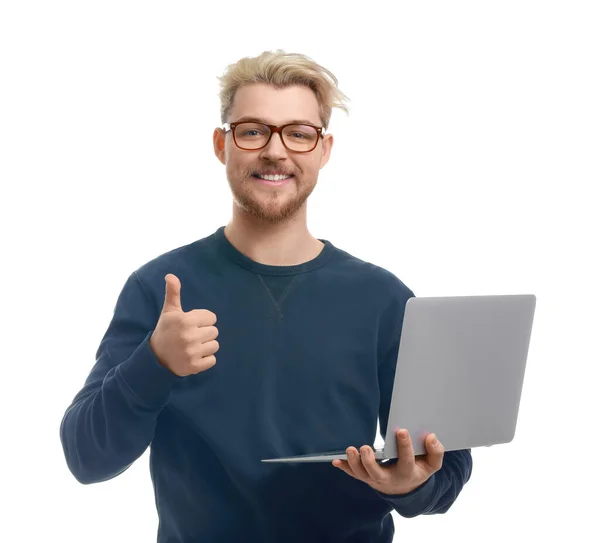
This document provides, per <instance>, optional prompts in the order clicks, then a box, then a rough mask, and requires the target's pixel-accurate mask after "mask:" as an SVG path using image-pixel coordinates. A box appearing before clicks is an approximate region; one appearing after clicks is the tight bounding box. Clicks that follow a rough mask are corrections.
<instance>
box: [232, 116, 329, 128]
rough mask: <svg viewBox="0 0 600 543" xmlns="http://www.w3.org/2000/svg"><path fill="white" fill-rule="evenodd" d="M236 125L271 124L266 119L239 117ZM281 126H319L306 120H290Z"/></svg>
mask: <svg viewBox="0 0 600 543" xmlns="http://www.w3.org/2000/svg"><path fill="white" fill-rule="evenodd" d="M236 122H237V123H245V122H257V123H262V124H272V123H270V122H268V121H267V120H266V119H261V118H260V117H248V116H246V117H240V118H239V119H238V120H237V121H236ZM282 124H309V125H311V126H319V125H318V124H315V123H313V122H312V121H308V120H306V119H292V120H291V121H288V122H286V123H282Z"/></svg>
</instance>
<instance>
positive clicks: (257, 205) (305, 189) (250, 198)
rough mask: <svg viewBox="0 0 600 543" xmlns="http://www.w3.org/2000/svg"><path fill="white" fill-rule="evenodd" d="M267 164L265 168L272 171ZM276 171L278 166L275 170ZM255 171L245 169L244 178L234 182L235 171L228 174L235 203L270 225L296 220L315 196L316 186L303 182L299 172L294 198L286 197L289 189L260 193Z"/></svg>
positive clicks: (239, 177)
mask: <svg viewBox="0 0 600 543" xmlns="http://www.w3.org/2000/svg"><path fill="white" fill-rule="evenodd" d="M268 168H269V167H268V166H265V165H263V166H262V167H261V169H268ZM271 169H275V166H273V167H271ZM255 171H256V168H255V169H247V170H244V171H243V172H242V173H241V175H239V176H238V175H236V176H235V179H232V178H233V176H234V174H233V172H232V173H231V174H230V172H227V181H228V182H229V188H230V189H231V193H232V195H233V200H234V202H235V204H236V205H237V206H238V207H239V208H240V209H241V210H242V211H243V212H244V213H246V214H247V215H249V216H251V217H253V218H255V219H258V220H259V221H261V222H266V223H268V224H279V223H282V222H285V221H287V220H288V219H290V218H292V217H293V216H294V215H296V213H298V211H299V210H300V209H301V208H302V206H304V204H305V203H306V200H307V199H308V197H309V196H310V195H311V194H312V192H313V190H314V188H315V185H316V183H312V184H311V183H306V182H303V178H302V177H301V176H300V175H299V172H297V171H291V172H289V173H292V174H293V175H294V178H293V179H292V180H291V181H290V183H295V185H296V187H297V192H296V193H295V194H293V195H290V194H285V193H286V192H287V189H288V188H289V187H284V188H283V190H281V191H280V190H277V189H276V188H273V189H272V190H270V191H269V190H265V191H261V190H257V187H256V183H258V181H257V180H256V179H255V178H254V177H252V173H253V172H255Z"/></svg>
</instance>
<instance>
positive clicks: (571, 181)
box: [0, 0, 600, 543]
mask: <svg viewBox="0 0 600 543" xmlns="http://www.w3.org/2000/svg"><path fill="white" fill-rule="evenodd" d="M598 28H600V17H599V9H598V3H597V2H592V1H590V2H583V1H575V0H570V1H563V2H557V1H548V0H545V1H543V2H542V1H537V2H534V1H527V0H519V1H503V2H492V1H489V2H482V1H470V2H467V1H454V2H447V1H435V2H434V1H429V2H410V3H408V2H403V3H400V4H398V5H396V4H392V2H382V1H379V2H375V1H370V2H368V3H367V4H365V5H359V4H354V5H351V4H347V3H345V2H323V3H321V2H314V1H311V0H303V1H301V2H290V3H288V2H267V1H259V0H256V1H254V2H243V3H241V2H223V3H218V4H215V3H207V4H204V5H203V6H201V4H200V2H148V1H146V2H132V1H129V2H127V1H119V2H114V1H111V2H107V1H104V2H74V1H73V2H64V1H62V2H60V1H55V2H37V3H36V2H27V1H19V2H17V1H16V0H15V1H12V2H10V1H7V2H4V3H2V7H1V8H0V55H1V65H0V77H1V78H2V82H1V85H0V93H1V96H0V115H1V117H0V138H1V140H0V167H1V171H0V176H1V182H2V199H1V200H2V216H1V221H2V225H1V226H2V228H1V232H2V261H3V264H2V266H1V269H2V278H1V279H2V285H3V296H2V297H3V301H4V311H3V317H2V328H1V329H2V349H3V350H2V394H1V396H0V398H1V400H0V401H1V402H2V404H1V410H0V413H1V415H0V416H1V417H2V421H1V424H2V458H3V463H2V482H1V483H0V486H1V487H2V494H3V496H4V499H5V500H7V501H5V502H4V503H5V505H4V506H3V514H2V516H3V520H2V523H1V526H0V530H3V533H2V534H1V536H0V539H1V540H2V541H10V542H22V541H27V542H30V541H31V542H33V541H35V542H38V541H46V540H54V539H56V540H57V541H62V542H65V543H66V542H83V541H85V542H87V543H92V542H104V541H112V542H115V543H116V542H128V543H131V542H147V541H155V540H156V539H155V538H156V528H157V515H156V511H155V508H154V497H153V492H152V486H151V482H150V476H149V472H148V455H147V453H146V454H145V455H144V456H143V457H142V458H141V459H140V460H139V461H138V462H137V463H136V464H135V465H134V466H133V467H132V468H131V469H129V470H128V471H127V472H126V473H124V474H123V475H122V476H120V477H117V478H116V479H114V480H112V481H109V482H105V483H102V484H97V485H90V486H83V485H80V484H79V483H77V482H76V481H75V479H74V478H73V477H72V475H71V474H70V473H69V471H68V470H67V467H66V463H65V460H64V456H63V452H62V448H61V444H60V440H59V424H60V421H61V418H62V415H63V413H64V410H65V409H66V407H67V406H68V404H69V403H70V401H71V399H72V398H73V396H74V395H75V394H76V392H77V391H78V390H79V388H80V387H81V386H82V385H83V382H84V380H85V378H86V376H87V373H88V372H89V370H90V369H91V367H92V366H93V363H94V355H95V351H96V349H97V347H98V344H99V341H100V339H101V337H102V335H103V334H104V332H105V330H106V327H107V326H108V323H109V321H110V319H111V317H112V311H113V308H114V304H115V302H116V297H117V295H118V293H119V291H120V289H121V288H122V286H123V284H124V281H125V279H126V278H127V276H128V275H129V274H130V273H131V272H132V271H133V270H134V269H136V268H137V267H138V266H140V265H142V264H143V263H145V262H147V261H148V260H150V259H151V258H154V257H155V256H157V255H159V254H161V253H163V252H165V251H167V250H170V249H172V248H174V247H178V246H181V245H183V244H186V243H190V242H192V241H194V240H196V239H199V238H201V237H204V236H206V235H209V234H211V233H212V232H213V231H214V230H215V229H216V228H217V227H219V226H221V225H223V224H226V223H227V221H228V220H229V217H230V212H231V203H230V202H231V201H230V193H229V188H228V185H227V182H226V179H225V172H224V167H223V166H222V165H221V163H220V162H218V160H217V159H216V158H215V157H214V154H213V150H212V140H211V138H212V132H213V129H214V128H215V127H216V126H218V125H219V104H218V98H217V93H218V85H217V79H216V76H217V75H220V74H221V73H222V72H223V70H224V69H225V67H226V66H227V65H228V64H230V63H232V62H235V61H236V60H238V59H239V58H241V57H243V56H254V55H257V54H259V53H260V52H262V51H263V50H266V49H271V50H274V49H277V48H282V49H285V50H286V51H288V52H300V53H304V54H306V55H308V56H310V57H312V58H313V59H315V60H316V61H317V62H319V63H321V64H323V65H324V66H326V67H328V68H329V69H331V70H332V71H333V73H334V74H335V75H336V76H337V77H338V79H339V84H340V88H341V89H342V91H344V92H345V93H346V94H347V95H348V96H349V97H350V98H351V99H352V102H351V103H350V106H351V112H350V115H349V116H346V115H345V114H343V113H341V112H338V111H336V112H335V113H334V116H333V119H332V123H331V129H330V131H331V133H333V134H334V136H335V138H336V140H335V145H334V149H333V155H332V158H331V161H330V163H329V164H328V165H327V166H326V167H325V169H323V170H322V172H321V175H320V177H319V184H318V186H317V189H316V191H315V192H314V194H313V195H312V196H311V199H310V205H309V226H310V229H311V232H312V233H313V234H314V235H316V236H318V237H320V238H326V239H329V240H330V241H332V242H333V243H334V244H335V245H337V246H338V247H340V248H342V249H344V250H346V251H349V252H351V253H353V254H354V255H356V256H358V257H360V258H363V259H365V260H369V261H371V262H374V263H377V264H379V265H381V266H383V267H386V268H388V269H389V270H391V271H392V272H394V273H395V274H396V275H397V276H398V277H400V278H401V279H402V281H404V282H405V283H406V284H407V285H408V286H409V287H410V288H411V289H413V290H414V291H415V293H416V294H417V296H435V295H464V294H503V293H508V294H512V293H534V294H536V296H537V309H536V316H535V320H534V329H533V334H532V338H531V345H530V351H529V358H528V366H527V371H526V376H525V387H524V391H523V396H522V403H521V411H520V416H519V421H518V426H517V434H516V437H515V439H514V441H513V442H512V443H511V444H508V445H501V446H497V447H492V448H489V449H477V450H474V451H473V456H474V472H473V476H472V479H471V481H470V482H469V483H468V485H467V486H466V487H465V489H464V490H463V492H462V494H461V495H460V497H459V499H458V500H457V502H456V503H455V505H454V507H453V508H452V509H451V510H450V512H448V513H447V514H446V515H442V516H435V517H420V518H415V519H403V518H401V517H399V516H398V515H396V514H395V513H394V519H395V523H396V538H395V540H396V541H411V540H412V541H415V538H418V540H419V541H441V540H444V541H448V540H449V541H462V542H465V543H466V542H480V541H484V540H485V541H486V542H488V543H491V542H505V541H508V540H509V538H510V539H511V540H512V539H514V540H516V541H526V540H530V541H546V540H552V541H554V540H570V541H583V542H587V541H598V539H597V538H598V531H599V529H598V525H597V520H595V516H596V515H597V509H598V504H599V502H598V498H597V487H598V485H599V484H600V480H599V475H598V474H599V470H598V461H599V458H600V455H599V445H600V441H599V439H598V423H597V421H598V415H599V414H600V409H599V401H598V381H597V376H598V364H599V363H600V356H599V354H600V349H599V348H598V338H599V334H598V326H599V322H600V319H599V318H598V311H599V305H598V304H599V302H600V296H599V288H598V278H599V276H600V274H599V272H600V269H599V266H598V253H599V251H598V245H599V242H598V232H600V228H599V226H600V224H599V222H600V221H599V219H598V207H599V203H600V201H599V198H598V186H599V183H600V157H599V154H600V131H599V127H600V106H599V104H600V77H599V66H600V38H599V36H600V32H598ZM432 401H435V398H432ZM332 469H333V468H332ZM290 491H291V492H293V489H290ZM7 502H8V507H7V505H6V503H7Z"/></svg>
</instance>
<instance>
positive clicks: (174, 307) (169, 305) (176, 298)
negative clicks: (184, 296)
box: [162, 273, 183, 313]
mask: <svg viewBox="0 0 600 543" xmlns="http://www.w3.org/2000/svg"><path fill="white" fill-rule="evenodd" d="M165 282H166V286H165V303H164V305H163V310H162V312H163V313H166V312H167V311H183V308H182V307H181V283H180V281H179V279H178V278H177V276H176V275H173V274H172V273H168V274H167V275H166V276H165Z"/></svg>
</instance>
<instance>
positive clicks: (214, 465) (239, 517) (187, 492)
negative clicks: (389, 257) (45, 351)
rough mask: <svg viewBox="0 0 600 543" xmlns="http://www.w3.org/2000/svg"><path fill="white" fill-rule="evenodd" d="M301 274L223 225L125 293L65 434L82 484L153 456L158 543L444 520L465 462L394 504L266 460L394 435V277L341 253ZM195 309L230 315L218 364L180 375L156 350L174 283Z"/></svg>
mask: <svg viewBox="0 0 600 543" xmlns="http://www.w3.org/2000/svg"><path fill="white" fill-rule="evenodd" d="M321 241H322V242H323V243H324V244H325V246H324V248H323V250H322V251H321V253H320V254H319V255H318V256H317V257H316V258H314V259H313V260H311V261H309V262H306V263H304V264H301V265H296V266H269V265H264V264H259V263H257V262H255V261H253V260H251V259H250V258H248V257H246V256H245V255H244V254H242V253H241V252H240V251H238V250H237V249H236V248H235V247H234V246H233V245H232V244H231V243H230V242H229V240H228V239H227V237H226V236H225V233H224V227H221V228H219V229H218V230H217V231H216V232H215V233H214V234H212V235H210V236H207V237H205V238H203V239H200V240H197V241H195V242H193V243H190V244H188V245H185V246H183V247H179V248H177V249H174V250H172V251H170V252H167V253H165V254H162V255H160V256H159V257H157V258H155V259H153V260H151V261H150V262H147V263H146V264H144V265H143V266H141V267H140V268H138V269H137V270H136V271H134V272H133V273H132V274H131V275H130V276H129V277H128V278H127V280H126V282H125V284H124V287H123V289H122V291H121V293H120V294H119V296H118V299H117V302H116V306H115V309H114V314H113V317H112V319H111V321H110V323H109V326H108V329H107V330H106V333H105V335H104V336H103V338H102V341H101V342H100V345H99V348H98V350H97V353H96V361H95V365H94V366H93V368H92V369H91V372H90V374H89V376H88V378H87V379H86V382H85V384H84V386H83V388H82V389H81V390H80V391H79V392H78V393H77V394H76V396H75V398H74V399H73V401H72V403H71V405H70V406H69V407H68V409H67V410H66V412H65V414H64V418H63V420H62V422H61V425H60V438H61V441H62V445H63V449H64V454H65V457H66V461H67V464H68V467H69V469H70V471H71V472H72V473H73V475H74V476H75V478H76V479H77V480H78V481H79V482H81V483H83V484H90V483H98V482H101V481H106V480H108V479H111V478H113V477H116V476H118V475H119V474H120V473H123V472H124V471H125V470H126V469H127V468H128V467H129V466H131V464H132V463H133V462H135V461H136V459H138V458H139V457H140V456H141V455H142V454H143V453H144V452H145V451H146V449H147V448H148V447H150V466H151V477H152V482H153V486H154V491H155V497H156V505H157V510H158V517H159V528H158V542H160V543H175V542H177V543H182V542H195V543H197V542H210V543H216V542H228V541H235V542H241V541H244V542H245V543H251V542H261V543H266V542H278V543H280V542H286V543H293V542H303V543H305V542H307V541H311V542H313V543H314V542H320V541H323V542H337V541H339V542H342V541H343V542H346V543H350V542H367V541H372V542H381V543H383V542H389V541H392V538H393V534H394V525H393V520H392V516H391V514H390V513H391V511H392V510H396V511H397V512H398V513H399V514H400V515H402V516H403V517H414V516H417V515H423V514H435V513H444V512H446V511H447V510H448V509H449V508H450V506H451V505H452V503H453V502H454V501H455V500H456V498H457V496H458V494H459V493H460V491H461V489H462V488H463V485H464V484H465V483H466V482H467V481H468V479H469V477H470V474H471V469H472V459H471V453H470V451H468V450H465V451H451V452H446V453H445V455H444V463H443V467H442V469H441V470H440V471H438V472H437V473H435V474H434V475H433V476H432V477H431V478H430V479H429V480H428V481H427V482H426V483H425V484H423V485H421V487H419V488H417V489H415V490H414V491H412V492H411V493H409V494H406V495H402V496H388V495H385V494H381V493H379V492H377V491H375V490H374V489H372V488H371V487H369V486H368V485H367V484H366V483H364V482H362V481H358V480H356V479H354V478H353V477H351V476H349V475H348V474H346V473H344V472H343V471H342V470H340V469H338V468H336V467H334V466H332V465H331V463H330V462H325V463H314V464H313V463H308V464H298V463H296V464H269V463H263V462H261V459H264V458H272V457H278V456H291V455H299V454H308V453H314V452H323V451H333V450H342V449H346V448H347V447H349V446H355V447H361V446H362V445H372V444H373V443H374V441H375V438H376V432H377V420H378V417H379V422H380V431H381V435H382V436H385V432H386V429H387V418H388V410H389V406H390V401H391V392H392V386H393V381H394V373H395V365H396V357H397V353H398V346H399V342H400V334H401V329H402V319H403V316H404V307H405V305H406V302H407V300H408V299H409V298H410V297H411V296H414V294H413V292H412V291H411V290H410V289H409V288H407V287H406V286H405V285H404V284H403V283H402V282H401V281H400V280H399V279H398V278H397V277H396V276H395V275H393V274H392V273H390V272H388V271H387V270H385V269H383V268H381V267H378V266H376V265H374V264H371V263H368V262H364V261H362V260H360V259H358V258H356V257H354V256H352V255H350V254H349V253H347V252H345V251H343V250H341V249H339V248H337V247H335V246H334V245H333V244H332V243H331V242H329V241H327V240H321ZM168 273H173V274H175V275H176V276H177V277H178V278H179V280H180V281H181V302H182V308H183V310H184V311H190V310H192V309H209V310H210V311H212V312H213V313H215V314H216V316H217V323H216V326H217V328H218V330H219V337H218V341H219V346H220V347H219V350H218V351H217V353H216V358H217V363H216V365H215V366H213V367H212V368H210V369H209V370H207V371H204V372H201V373H199V374H197V375H192V376H187V377H179V376H177V375H175V374H173V373H171V371H170V370H168V369H167V368H165V367H163V366H162V365H161V364H160V363H159V362H158V360H157V358H156V356H155V355H154V353H153V352H152V350H151V348H150V346H149V340H150V337H151V335H152V332H153V330H154V328H155V326H156V323H157V321H158V318H159V315H160V313H161V310H162V306H163V303H164V298H165V275H166V274H168Z"/></svg>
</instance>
